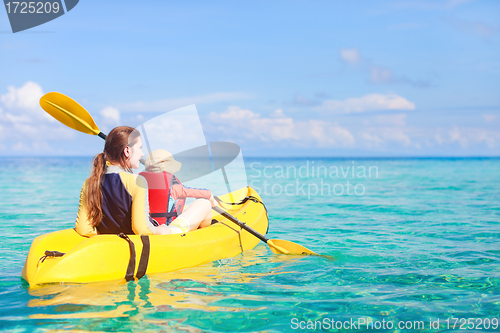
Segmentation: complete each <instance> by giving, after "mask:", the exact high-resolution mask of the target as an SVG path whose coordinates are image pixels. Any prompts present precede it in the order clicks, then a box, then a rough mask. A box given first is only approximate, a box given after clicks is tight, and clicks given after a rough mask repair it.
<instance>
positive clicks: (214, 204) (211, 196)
mask: <svg viewBox="0 0 500 333" xmlns="http://www.w3.org/2000/svg"><path fill="white" fill-rule="evenodd" d="M208 200H209V201H210V203H211V204H212V208H213V207H217V206H218V205H219V203H218V202H217V200H215V198H214V195H213V194H212V193H210V199H208Z"/></svg>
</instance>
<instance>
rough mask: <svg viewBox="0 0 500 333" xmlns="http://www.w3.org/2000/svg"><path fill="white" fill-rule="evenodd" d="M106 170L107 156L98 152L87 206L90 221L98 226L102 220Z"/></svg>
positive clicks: (91, 176)
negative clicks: (103, 184) (102, 187)
mask: <svg viewBox="0 0 500 333" xmlns="http://www.w3.org/2000/svg"><path fill="white" fill-rule="evenodd" d="M105 172H106V156H105V155H104V153H100V154H97V155H96V156H95V157H94V160H93V167H92V172H91V174H90V178H89V182H88V185H87V207H88V211H89V212H88V215H89V219H90V223H91V225H92V226H94V227H97V225H99V223H101V220H102V191H101V184H102V179H103V175H104V173H105Z"/></svg>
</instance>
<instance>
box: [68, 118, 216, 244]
mask: <svg viewBox="0 0 500 333" xmlns="http://www.w3.org/2000/svg"><path fill="white" fill-rule="evenodd" d="M141 149H142V141H141V138H140V135H139V132H137V131H136V130H134V129H133V128H132V127H128V126H119V127H116V128H114V129H113V130H112V131H111V132H110V133H109V135H108V137H107V138H106V143H105V145H104V151H103V152H102V153H100V154H98V155H96V156H95V157H94V160H93V162H94V163H93V168H92V172H91V175H90V177H89V178H88V179H87V180H86V181H85V183H84V184H83V187H82V191H81V194H80V206H79V209H78V215H77V218H76V223H75V227H76V231H77V232H78V233H79V234H80V235H82V236H93V235H96V234H118V233H121V232H123V233H125V234H137V235H153V234H156V235H162V234H168V233H171V230H170V228H168V227H167V226H155V223H154V220H152V219H150V217H149V203H148V188H147V182H146V180H145V179H144V177H141V176H137V175H134V174H133V173H132V172H131V169H138V168H139V165H140V159H141V158H142V157H143V156H144V154H143V153H142V150H141ZM205 206H208V207H209V208H208V209H211V205H210V202H209V201H207V203H206V204H205ZM202 213H204V212H202ZM202 213H200V214H202Z"/></svg>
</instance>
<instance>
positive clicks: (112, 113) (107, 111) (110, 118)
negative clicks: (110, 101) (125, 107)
mask: <svg viewBox="0 0 500 333" xmlns="http://www.w3.org/2000/svg"><path fill="white" fill-rule="evenodd" d="M99 114H100V115H101V117H102V122H103V124H106V125H112V126H114V125H118V124H119V123H120V111H119V110H118V109H117V108H114V107H112V106H107V107H105V108H104V109H102V110H101V111H100V112H99Z"/></svg>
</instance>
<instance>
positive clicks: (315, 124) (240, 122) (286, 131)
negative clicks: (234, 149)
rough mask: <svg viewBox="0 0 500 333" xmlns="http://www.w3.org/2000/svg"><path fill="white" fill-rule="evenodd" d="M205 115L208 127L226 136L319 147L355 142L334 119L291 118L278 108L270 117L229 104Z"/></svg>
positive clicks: (350, 144) (345, 144) (232, 138)
mask: <svg viewBox="0 0 500 333" xmlns="http://www.w3.org/2000/svg"><path fill="white" fill-rule="evenodd" d="M208 118H209V120H210V123H211V124H213V126H214V127H213V128H212V130H213V131H214V132H218V133H224V134H225V135H226V136H228V137H230V138H229V139H230V140H234V139H235V138H238V139H252V140H255V139H258V140H260V141H262V142H284V143H290V144H292V145H295V146H310V145H316V146H319V147H332V146H342V147H346V146H352V145H353V144H354V143H355V140H354V137H353V135H352V134H351V133H350V132H349V131H348V130H347V129H345V128H343V127H341V126H339V125H338V124H336V123H332V122H327V121H323V120H312V119H311V120H307V121H295V120H294V119H293V118H290V117H288V116H286V115H285V114H284V112H283V110H281V109H277V110H275V111H274V112H273V113H272V114H271V116H270V117H262V116H261V115H260V114H259V113H255V112H253V111H251V110H247V109H242V108H240V107H238V106H231V107H229V108H228V109H227V110H226V111H224V112H221V113H215V112H212V113H210V114H209V116H208ZM226 139H227V138H226Z"/></svg>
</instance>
